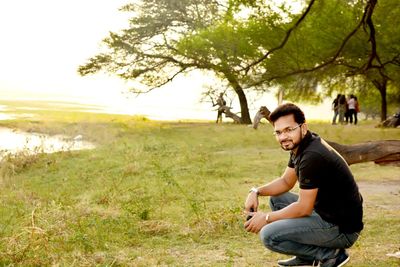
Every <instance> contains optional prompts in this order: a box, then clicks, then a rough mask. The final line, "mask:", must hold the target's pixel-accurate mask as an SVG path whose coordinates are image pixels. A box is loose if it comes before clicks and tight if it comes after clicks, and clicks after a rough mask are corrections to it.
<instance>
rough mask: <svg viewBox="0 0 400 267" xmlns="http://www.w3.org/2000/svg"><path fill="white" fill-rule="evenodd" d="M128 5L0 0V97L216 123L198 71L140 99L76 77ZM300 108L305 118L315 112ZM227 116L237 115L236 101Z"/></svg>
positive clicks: (269, 101) (120, 23)
mask: <svg viewBox="0 0 400 267" xmlns="http://www.w3.org/2000/svg"><path fill="white" fill-rule="evenodd" d="M126 2H128V0H35V1H32V0H13V1H1V2H0V35H1V36H2V41H1V42H0V98H2V99H40V100H63V101H73V102H79V103H86V104H97V105H101V106H104V109H105V110H106V111H108V112H112V113H124V114H131V115H145V116H147V117H149V118H152V119H166V120H174V119H208V120H213V119H215V117H216V112H215V109H213V108H212V106H211V104H210V103H200V99H201V92H202V91H203V90H204V89H203V86H204V84H212V83H213V80H212V78H211V77H208V76H204V75H202V74H201V73H199V72H197V73H194V74H192V75H189V76H179V77H178V78H177V79H176V80H174V82H173V83H171V84H168V85H167V86H165V87H163V88H160V89H156V90H154V91H152V92H150V93H148V94H145V95H140V96H135V95H132V94H130V93H128V89H129V85H128V84H127V83H125V82H124V81H122V80H120V79H118V78H116V77H111V76H108V75H104V74H96V75H92V76H85V77H81V76H79V75H78V73H77V68H78V66H79V65H82V64H83V63H85V62H86V60H87V59H88V58H90V57H91V56H93V55H95V54H96V53H97V52H98V51H99V50H100V44H101V40H102V39H103V38H105V37H106V36H107V35H108V32H109V31H116V30H118V29H121V28H124V27H125V26H126V25H127V17H126V15H125V14H124V13H122V12H119V11H118V8H119V7H121V6H122V5H123V4H125V3H126ZM234 101H236V102H237V99H235V100H234ZM261 105H266V106H267V107H268V108H269V109H273V108H275V107H276V105H277V103H276V100H275V98H274V97H273V96H271V95H265V96H263V97H258V98H257V101H256V102H255V103H250V113H251V116H254V115H255V113H256V111H257V109H258V108H259V107H260V106H261ZM325 106H326V105H325ZM305 109H310V113H311V111H314V110H315V107H314V108H311V107H305ZM233 111H235V112H238V111H240V108H239V106H238V104H236V105H234V106H233ZM321 112H322V113H321ZM329 112H330V110H329V107H328V108H327V107H323V110H321V111H319V112H313V113H315V114H316V115H312V116H311V117H313V116H314V117H321V114H324V115H323V116H328V114H329ZM329 116H330V115H329Z"/></svg>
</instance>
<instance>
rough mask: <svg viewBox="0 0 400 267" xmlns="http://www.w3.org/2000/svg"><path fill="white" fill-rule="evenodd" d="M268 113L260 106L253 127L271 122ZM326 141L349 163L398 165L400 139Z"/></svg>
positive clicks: (399, 164) (399, 162)
mask: <svg viewBox="0 0 400 267" xmlns="http://www.w3.org/2000/svg"><path fill="white" fill-rule="evenodd" d="M270 113H271V112H270V111H269V110H268V108H267V107H265V106H262V107H261V108H260V109H259V111H258V112H257V114H256V116H255V118H254V123H253V128H254V129H257V128H258V125H259V123H260V121H261V119H262V118H265V119H267V120H268V121H269V122H271V121H270V120H269V114H270ZM326 142H327V143H328V144H329V145H330V146H332V147H333V148H334V149H335V150H336V151H337V152H339V154H340V155H342V157H343V158H344V159H345V160H346V162H347V164H349V165H351V164H356V163H362V162H369V161H373V162H375V163H376V164H379V165H395V166H400V140H378V141H369V142H365V143H360V144H354V145H342V144H338V143H335V142H332V141H328V140H326Z"/></svg>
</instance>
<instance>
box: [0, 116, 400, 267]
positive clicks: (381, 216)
mask: <svg viewBox="0 0 400 267" xmlns="http://www.w3.org/2000/svg"><path fill="white" fill-rule="evenodd" d="M14 112H21V113H24V112H27V111H26V110H25V111H24V110H15V111H14ZM29 112H30V113H32V114H34V117H31V118H20V119H15V120H9V121H0V126H3V127H10V128H18V129H22V130H25V131H31V132H41V133H49V134H66V135H70V136H75V135H77V134H81V135H83V137H84V138H85V140H88V141H92V142H94V143H96V144H97V148H96V149H94V150H87V151H69V152H59V153H53V154H40V155H31V156H28V155H25V154H23V153H21V154H19V155H15V156H10V157H8V158H6V159H4V160H3V161H2V162H1V165H0V187H1V195H0V218H1V220H0V266H275V265H276V260H278V259H281V258H282V257H284V256H282V255H279V254H277V253H273V252H270V251H268V250H266V249H265V248H264V247H263V246H262V244H261V242H260V241H259V238H258V236H257V235H254V234H250V233H247V232H245V231H244V229H243V222H244V219H245V218H244V215H243V213H242V209H243V204H244V200H245V197H246V196H247V192H248V190H249V188H250V187H252V186H254V185H261V184H263V183H266V182H268V181H271V180H272V179H274V178H275V177H277V176H279V175H280V174H281V172H282V170H283V168H284V167H285V166H286V163H287V158H288V154H287V153H286V152H283V151H281V149H280V148H279V146H278V144H277V143H276V141H275V139H274V137H273V136H272V134H271V132H272V128H271V126H269V125H267V124H264V125H261V127H260V128H259V130H257V131H256V130H253V129H252V128H249V127H247V126H243V125H234V124H229V123H225V124H222V125H216V124H213V123H206V122H205V123H199V122H198V123H190V122H154V121H149V120H146V119H145V118H140V117H130V116H121V115H106V114H94V113H82V112H81V113H79V112H70V111H68V110H61V111H60V110H54V111H51V112H49V111H47V112H46V111H43V110H39V109H38V110H31V111H29ZM374 123H375V122H368V123H367V122H363V121H361V122H360V125H359V126H356V127H354V126H331V125H328V124H324V123H318V122H310V124H309V125H310V128H311V130H313V131H315V132H317V133H319V134H320V135H321V136H322V137H324V138H325V139H328V140H331V141H335V142H338V143H343V144H352V143H358V142H363V141H367V140H379V139H397V140H398V139H400V130H399V129H378V128H375V127H374ZM351 168H352V170H353V172H354V174H355V177H356V180H357V182H358V183H359V186H360V190H361V193H362V194H363V196H364V213H365V215H364V221H365V229H364V231H363V232H362V235H361V237H360V239H359V240H358V241H357V242H356V244H355V245H354V246H353V247H352V248H351V249H350V250H349V252H350V255H351V261H350V263H349V264H348V265H346V266H399V265H400V260H399V259H395V258H389V257H387V256H386V253H393V252H395V251H398V250H399V248H400V167H391V166H376V165H374V164H373V163H363V164H356V165H353V166H351ZM262 208H263V209H267V199H266V198H265V199H262Z"/></svg>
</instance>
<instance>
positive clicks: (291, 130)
mask: <svg viewBox="0 0 400 267" xmlns="http://www.w3.org/2000/svg"><path fill="white" fill-rule="evenodd" d="M301 125H303V123H301V124H299V125H297V126H296V127H288V128H285V129H283V130H282V131H274V132H273V134H274V135H275V136H280V135H282V134H291V133H292V132H294V131H295V130H296V129H297V128H299V127H300V126H301Z"/></svg>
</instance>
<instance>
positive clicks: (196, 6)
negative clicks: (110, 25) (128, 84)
mask: <svg viewBox="0 0 400 267" xmlns="http://www.w3.org/2000/svg"><path fill="white" fill-rule="evenodd" d="M123 10H124V11H127V12H132V14H133V17H132V18H131V20H130V27H129V28H128V29H125V30H123V31H121V32H120V33H114V32H111V33H110V36H109V37H108V38H107V39H105V40H104V43H105V44H106V45H107V47H108V50H107V51H106V52H104V53H100V54H98V55H96V56H94V57H92V58H91V59H89V61H88V62H87V63H86V64H84V65H82V66H80V67H79V70H78V71H79V73H80V74H81V75H88V74H92V73H96V72H98V71H106V72H110V73H116V74H117V75H118V76H119V77H121V78H123V79H126V80H132V79H134V80H136V81H138V82H140V83H142V84H144V85H146V86H147V87H146V88H134V90H133V91H134V92H136V93H143V92H148V91H150V90H153V89H155V88H159V87H161V86H163V85H165V84H166V83H168V82H170V81H172V80H173V79H174V78H175V77H176V76H177V75H179V74H182V73H186V72H190V71H191V70H194V69H202V70H209V71H213V72H214V73H215V74H216V75H217V77H219V78H221V79H225V80H226V81H228V83H229V85H230V87H231V88H232V89H233V91H234V92H235V93H236V94H237V96H238V98H239V102H240V107H241V122H242V123H246V124H249V123H251V119H250V114H249V109H248V104H247V99H246V94H245V92H244V88H243V85H242V84H243V83H245V82H246V80H247V76H245V75H242V74H240V72H238V71H237V70H236V69H238V68H241V67H243V66H241V64H242V60H244V61H245V60H246V58H250V59H249V60H253V58H254V57H255V55H253V54H252V53H253V51H254V50H252V49H249V46H248V40H249V38H248V37H246V36H245V34H246V33H248V32H249V31H248V30H247V29H244V28H243V27H241V25H240V23H237V22H236V21H235V20H234V19H233V17H232V11H231V9H230V7H229V5H228V6H223V5H221V3H218V2H217V1H213V0H200V1H198V0H182V1H178V0H157V1H155V0H142V1H141V4H140V5H138V4H136V5H134V4H130V5H126V6H125V7H123ZM238 36H240V37H239V38H238Z"/></svg>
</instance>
